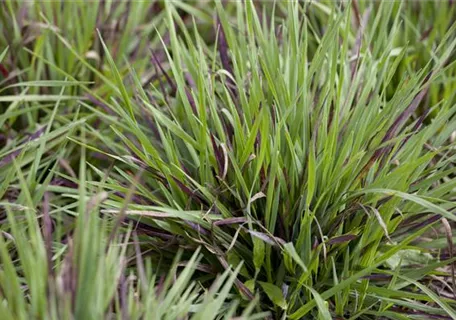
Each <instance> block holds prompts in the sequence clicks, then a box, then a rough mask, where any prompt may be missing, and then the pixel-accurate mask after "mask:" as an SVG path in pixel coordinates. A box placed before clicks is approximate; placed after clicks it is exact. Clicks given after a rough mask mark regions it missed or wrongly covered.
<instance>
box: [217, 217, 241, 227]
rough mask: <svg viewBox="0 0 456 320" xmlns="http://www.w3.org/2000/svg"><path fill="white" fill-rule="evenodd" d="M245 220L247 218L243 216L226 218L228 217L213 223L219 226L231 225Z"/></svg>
mask: <svg viewBox="0 0 456 320" xmlns="http://www.w3.org/2000/svg"><path fill="white" fill-rule="evenodd" d="M247 221H248V220H247V218H244V217H238V218H228V219H223V220H218V221H215V222H214V223H213V225H214V226H218V227H220V226H225V225H231V224H240V223H246V222H247Z"/></svg>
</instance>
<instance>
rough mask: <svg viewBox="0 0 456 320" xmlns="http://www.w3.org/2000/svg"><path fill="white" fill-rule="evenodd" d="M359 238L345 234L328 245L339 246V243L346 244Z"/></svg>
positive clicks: (330, 240) (329, 241)
mask: <svg viewBox="0 0 456 320" xmlns="http://www.w3.org/2000/svg"><path fill="white" fill-rule="evenodd" d="M357 237H358V236H356V235H354V234H345V235H342V236H338V237H334V238H331V239H329V240H328V242H327V243H328V244H339V243H345V242H350V241H352V240H354V239H356V238H357Z"/></svg>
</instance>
